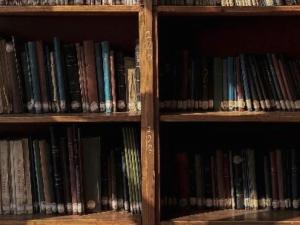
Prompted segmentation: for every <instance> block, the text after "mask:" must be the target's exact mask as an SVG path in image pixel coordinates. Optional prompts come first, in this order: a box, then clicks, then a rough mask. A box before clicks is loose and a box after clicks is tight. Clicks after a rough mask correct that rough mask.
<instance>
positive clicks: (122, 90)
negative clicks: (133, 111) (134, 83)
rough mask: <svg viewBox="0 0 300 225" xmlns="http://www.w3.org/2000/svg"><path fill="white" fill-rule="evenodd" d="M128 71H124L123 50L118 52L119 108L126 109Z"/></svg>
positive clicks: (117, 86)
mask: <svg viewBox="0 0 300 225" xmlns="http://www.w3.org/2000/svg"><path fill="white" fill-rule="evenodd" d="M125 75H126V71H124V55H123V53H122V52H117V53H116V92H117V110H118V111H126V108H127V103H126V88H127V87H126V77H125Z"/></svg>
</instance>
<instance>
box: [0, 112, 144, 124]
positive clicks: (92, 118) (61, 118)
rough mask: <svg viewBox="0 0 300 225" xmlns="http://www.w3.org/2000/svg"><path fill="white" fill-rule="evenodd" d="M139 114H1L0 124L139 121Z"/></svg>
mask: <svg viewBox="0 0 300 225" xmlns="http://www.w3.org/2000/svg"><path fill="white" fill-rule="evenodd" d="M140 120H141V118H140V115H139V114H130V113H112V114H104V113H82V114H10V115H0V124H19V123H91V122H139V121H140Z"/></svg>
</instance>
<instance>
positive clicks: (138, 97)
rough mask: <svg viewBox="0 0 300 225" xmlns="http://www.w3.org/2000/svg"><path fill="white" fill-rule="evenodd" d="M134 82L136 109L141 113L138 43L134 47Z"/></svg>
mask: <svg viewBox="0 0 300 225" xmlns="http://www.w3.org/2000/svg"><path fill="white" fill-rule="evenodd" d="M135 70H136V71H135V80H136V100H137V102H136V104H137V106H136V108H137V111H141V108H142V103H141V89H140V86H141V71H140V70H141V69H140V45H139V43H137V44H136V46H135Z"/></svg>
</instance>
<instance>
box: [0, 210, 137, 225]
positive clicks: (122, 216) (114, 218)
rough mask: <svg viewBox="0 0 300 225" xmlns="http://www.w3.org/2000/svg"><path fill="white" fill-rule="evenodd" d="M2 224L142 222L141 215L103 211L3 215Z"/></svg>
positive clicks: (88, 224) (64, 224) (134, 224)
mask: <svg viewBox="0 0 300 225" xmlns="http://www.w3.org/2000/svg"><path fill="white" fill-rule="evenodd" d="M0 224H1V225H104V224H107V225H108V224H114V225H115V224H124V225H137V224H141V219H140V216H137V215H131V214H129V213H125V212H112V211H109V212H101V213H95V214H89V215H83V216H73V215H72V216H50V217H46V216H45V215H41V216H39V215H34V216H2V215H1V217H0Z"/></svg>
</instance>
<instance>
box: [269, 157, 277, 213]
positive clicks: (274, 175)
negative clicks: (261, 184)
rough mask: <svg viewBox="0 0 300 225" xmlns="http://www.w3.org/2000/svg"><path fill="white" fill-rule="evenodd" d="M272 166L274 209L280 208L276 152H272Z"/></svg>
mask: <svg viewBox="0 0 300 225" xmlns="http://www.w3.org/2000/svg"><path fill="white" fill-rule="evenodd" d="M270 162H271V163H270V165H271V183H272V208H273V209H278V208H279V195H278V173H277V160H276V152H275V151H271V152H270Z"/></svg>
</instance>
